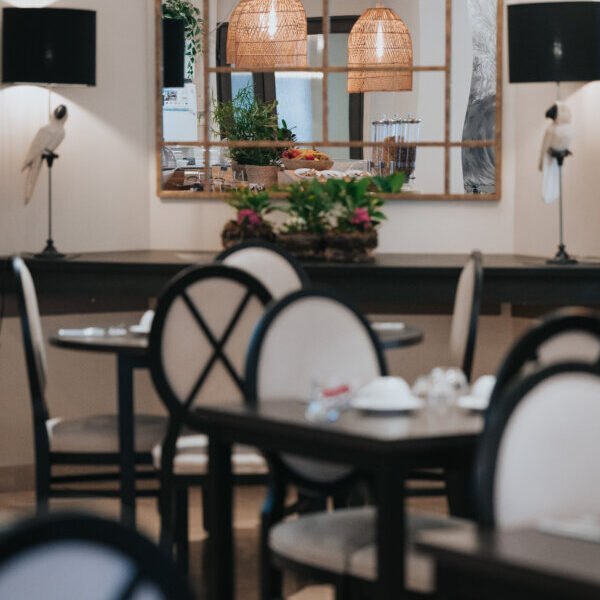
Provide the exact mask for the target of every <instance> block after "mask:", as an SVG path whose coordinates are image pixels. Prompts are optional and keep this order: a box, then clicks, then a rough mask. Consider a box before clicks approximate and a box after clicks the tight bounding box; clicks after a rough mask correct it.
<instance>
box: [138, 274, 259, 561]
mask: <svg viewBox="0 0 600 600" xmlns="http://www.w3.org/2000/svg"><path fill="white" fill-rule="evenodd" d="M212 278H222V279H228V280H230V281H235V282H238V283H240V284H241V285H243V286H244V287H245V288H246V290H247V292H246V294H245V296H244V298H243V299H242V301H241V302H240V304H239V306H238V308H237V310H236V311H235V312H234V314H233V316H232V318H231V320H230V322H229V324H228V326H227V327H226V329H225V332H224V334H223V336H221V339H217V337H216V336H215V335H214V334H213V333H212V331H211V329H210V324H209V323H208V322H207V321H206V320H205V319H204V317H203V316H202V315H201V314H200V313H199V311H198V309H197V308H196V307H195V306H194V304H193V302H192V301H191V299H190V298H189V296H188V294H187V292H186V290H187V288H188V287H189V286H190V285H193V284H194V283H197V282H199V281H202V280H205V279H212ZM179 298H182V299H183V301H184V302H185V303H186V305H187V307H188V309H189V310H190V312H191V314H192V315H193V317H194V319H195V321H196V323H197V325H198V327H199V328H200V330H201V331H202V332H203V334H204V335H205V337H206V338H207V340H208V341H209V343H210V344H211V345H212V346H213V350H214V352H213V355H212V357H211V358H209V360H208V361H207V362H206V364H204V365H203V366H201V367H202V368H199V376H198V379H197V380H196V384H195V385H194V386H193V389H192V391H191V393H190V395H189V397H188V398H185V399H181V398H179V397H178V396H177V394H176V393H175V391H174V390H173V388H172V387H171V385H170V383H169V381H168V378H167V375H166V372H165V369H164V366H163V364H164V363H163V354H162V344H161V340H162V335H163V330H164V326H165V322H166V319H167V316H168V313H169V310H170V308H171V306H172V304H173V302H174V301H175V300H177V299H179ZM252 298H255V299H257V300H258V301H259V302H261V303H262V304H263V305H264V306H266V305H267V304H269V302H271V294H270V293H269V292H268V291H267V289H266V288H265V287H264V286H263V285H262V284H261V283H260V282H259V281H257V280H256V279H255V278H254V277H252V276H251V275H249V274H248V273H246V272H245V271H242V270H240V269H236V268H234V267H229V266H226V265H221V264H213V265H208V266H202V267H192V268H190V269H186V270H185V271H183V272H182V273H180V274H179V275H177V276H176V277H175V278H174V279H173V280H172V281H171V282H170V283H169V284H168V286H167V287H166V288H165V290H164V291H163V293H162V294H161V296H160V297H159V300H158V303H157V307H156V312H155V316H154V320H153V322H152V329H151V331H150V345H149V363H150V372H151V375H152V380H153V382H154V386H155V387H156V390H157V391H158V394H159V396H160V398H161V399H162V401H163V402H164V404H165V406H166V407H167V409H168V411H169V414H170V419H169V426H168V429H167V433H166V436H165V439H164V441H163V444H162V452H161V473H160V478H161V489H162V492H161V500H160V513H161V545H162V546H163V547H164V548H166V549H169V551H172V550H173V548H174V549H175V552H176V556H177V560H178V562H179V564H180V565H181V566H182V567H183V568H184V569H187V566H188V557H189V546H188V508H189V488H190V487H191V486H199V487H201V488H202V494H203V522H204V528H205V530H206V531H207V532H208V533H209V534H210V532H209V527H208V522H209V518H208V514H209V511H210V510H212V509H211V507H210V506H209V494H208V493H207V483H208V476H207V475H177V474H175V473H174V472H173V463H174V459H175V456H176V452H177V449H176V444H177V439H178V438H179V436H180V435H181V434H182V433H185V430H186V428H187V430H202V422H201V421H198V419H197V418H196V416H195V414H194V411H193V408H192V407H191V404H192V403H193V401H194V399H195V398H196V396H197V395H198V393H199V392H200V390H201V389H202V386H203V385H204V383H205V382H206V380H207V379H208V377H209V375H210V372H211V371H212V368H213V367H214V366H215V365H216V364H217V363H218V362H221V363H222V364H223V365H224V367H225V368H226V370H227V372H228V373H229V376H230V377H231V379H232V381H233V382H234V383H235V384H236V386H237V387H238V389H239V390H240V393H241V395H242V397H244V398H245V393H246V386H245V383H244V381H243V380H242V378H241V377H240V375H239V374H238V373H237V372H236V371H235V368H234V367H233V366H232V365H231V362H230V361H229V359H228V357H227V355H226V352H225V350H224V347H225V345H226V343H227V341H228V339H229V337H230V336H231V334H232V333H233V331H234V329H235V326H236V325H237V323H238V321H239V319H240V318H241V316H242V314H243V312H244V310H245V308H246V306H247V305H248V302H249V301H250V300H251V299H252ZM266 482H267V477H266V476H265V475H259V474H256V475H253V474H248V475H236V477H235V483H236V484H238V485H264V484H265V483H266Z"/></svg>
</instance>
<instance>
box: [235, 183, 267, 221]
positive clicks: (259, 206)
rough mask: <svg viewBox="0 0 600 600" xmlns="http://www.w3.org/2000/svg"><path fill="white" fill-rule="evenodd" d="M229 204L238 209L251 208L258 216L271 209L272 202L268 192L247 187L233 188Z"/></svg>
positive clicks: (262, 215) (265, 213)
mask: <svg viewBox="0 0 600 600" xmlns="http://www.w3.org/2000/svg"><path fill="white" fill-rule="evenodd" d="M229 206H232V207H233V208H235V209H236V210H237V211H238V212H239V211H240V210H244V209H246V210H252V211H254V212H255V213H256V214H257V215H259V216H260V217H264V216H265V215H267V214H268V213H270V212H272V211H273V203H272V202H271V198H270V197H269V192H256V191H253V190H251V189H249V188H241V189H239V190H234V191H233V192H232V193H231V197H230V199H229Z"/></svg>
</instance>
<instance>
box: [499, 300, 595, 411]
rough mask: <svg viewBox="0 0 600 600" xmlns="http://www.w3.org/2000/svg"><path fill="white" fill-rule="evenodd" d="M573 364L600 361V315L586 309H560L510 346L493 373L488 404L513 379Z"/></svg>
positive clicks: (500, 393)
mask: <svg viewBox="0 0 600 600" xmlns="http://www.w3.org/2000/svg"><path fill="white" fill-rule="evenodd" d="M575 361H577V362H582V363H590V364H594V363H598V362H599V361H600V315H599V314H598V313H596V312H594V311H592V310H589V309H586V308H563V309H561V310H557V311H555V312H553V313H550V314H549V315H547V316H545V317H544V318H543V319H542V321H541V322H540V323H538V324H537V325H534V326H533V327H531V328H530V329H529V330H528V331H527V332H526V333H525V334H524V335H523V336H521V338H519V339H518V340H517V341H516V342H515V343H514V344H513V346H512V347H511V348H510V350H509V351H508V353H507V354H506V356H505V358H504V360H503V361H502V363H501V365H500V368H499V369H498V372H497V374H496V385H495V386H494V389H493V391H492V395H491V398H490V405H491V404H493V403H494V402H496V399H497V398H498V397H499V396H501V395H502V393H503V392H504V390H505V389H506V387H507V386H508V385H509V384H510V383H511V382H512V381H513V380H516V378H518V377H521V376H523V375H526V374H528V373H531V372H533V371H535V370H536V369H538V368H540V367H546V366H549V365H551V364H555V363H558V362H575Z"/></svg>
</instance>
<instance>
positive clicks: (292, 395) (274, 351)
mask: <svg viewBox="0 0 600 600" xmlns="http://www.w3.org/2000/svg"><path fill="white" fill-rule="evenodd" d="M386 373H387V366H386V364H385V359H384V357H383V354H382V351H381V347H380V345H379V342H378V340H377V338H376V337H375V335H374V334H373V331H372V330H371V327H370V326H369V324H368V322H367V321H366V320H365V318H364V317H363V316H362V315H361V314H360V313H359V312H357V311H356V309H354V308H353V307H352V306H351V305H350V304H349V303H348V302H346V301H345V300H343V299H342V298H341V297H339V296H337V295H336V294H334V293H330V292H319V291H315V290H300V291H298V292H294V293H293V294H290V295H288V296H286V297H285V298H283V299H282V300H280V301H279V302H278V303H277V304H275V305H273V306H272V307H271V308H270V309H269V310H268V311H267V313H266V314H265V316H264V318H263V319H262V320H261V322H260V324H259V325H258V328H257V331H256V332H255V334H254V336H253V340H252V345H251V347H250V351H249V353H248V366H247V369H246V377H247V384H248V401H249V402H251V403H258V402H266V401H269V400H290V401H298V400H305V401H307V402H308V401H309V400H310V398H311V394H312V392H313V388H314V386H315V384H316V383H317V382H318V381H319V380H321V381H326V380H328V379H329V380H331V381H333V380H335V381H337V382H339V383H340V384H343V383H346V384H354V385H360V384H365V383H367V382H368V381H371V380H372V379H374V378H375V377H379V376H381V375H385V374H386ZM284 463H285V464H286V465H287V467H288V468H289V469H290V470H291V471H292V472H293V473H294V474H295V475H297V476H299V477H300V478H302V479H303V480H304V481H306V482H311V481H312V482H316V483H317V484H322V483H327V482H334V481H336V480H340V479H342V478H344V477H345V476H346V475H348V474H349V472H350V471H351V470H350V469H348V468H347V467H340V466H338V465H331V464H325V463H321V462H314V461H307V460H303V459H300V458H296V457H289V456H287V457H284Z"/></svg>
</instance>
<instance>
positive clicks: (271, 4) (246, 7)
mask: <svg viewBox="0 0 600 600" xmlns="http://www.w3.org/2000/svg"><path fill="white" fill-rule="evenodd" d="M240 5H241V6H240V7H239V8H240V11H239V17H238V20H237V24H236V26H235V44H234V46H235V50H234V52H235V65H236V67H238V68H242V69H250V70H260V69H261V68H277V67H304V66H306V46H307V43H306V40H307V35H308V31H307V25H306V12H305V11H304V6H303V5H302V2H301V0H242V2H241V3H240Z"/></svg>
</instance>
